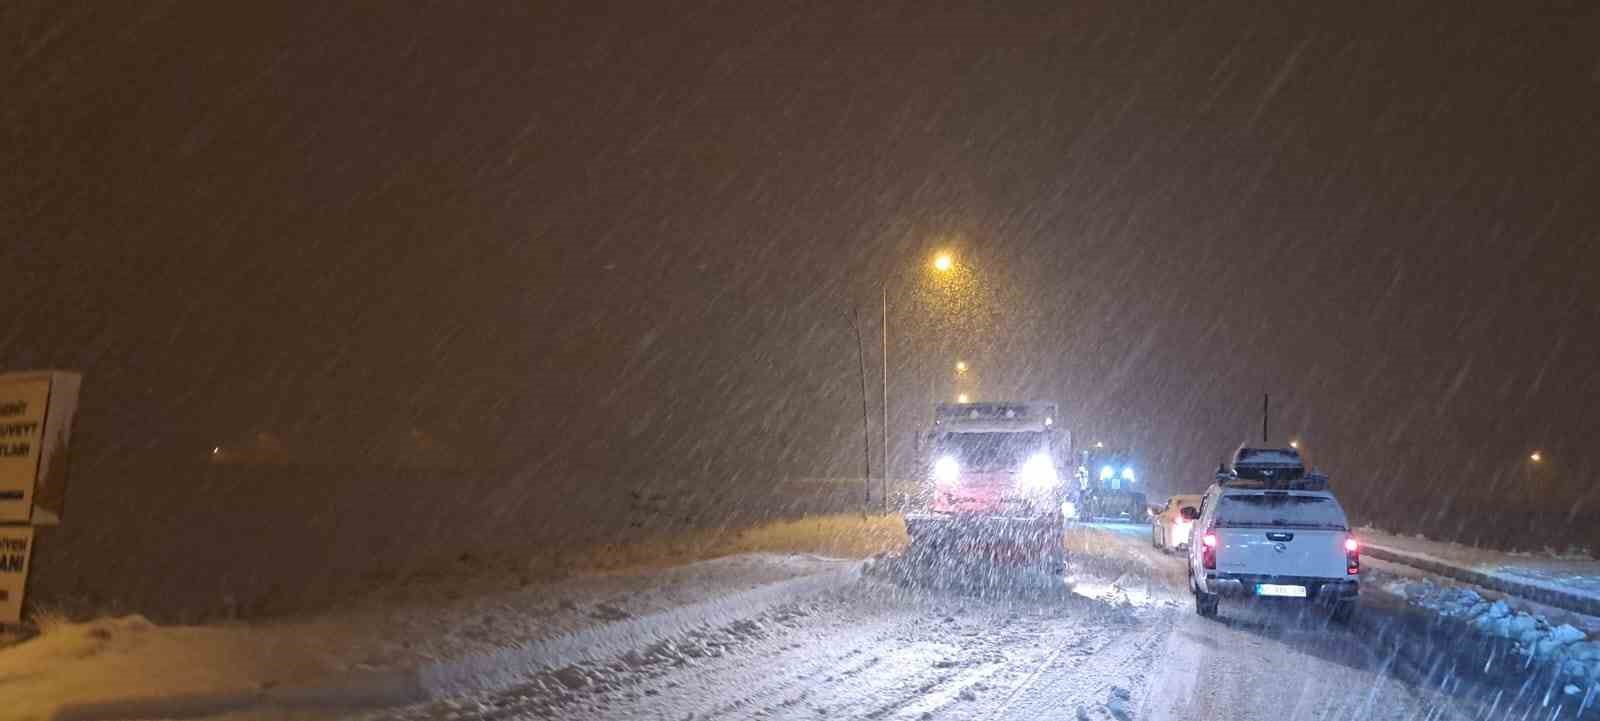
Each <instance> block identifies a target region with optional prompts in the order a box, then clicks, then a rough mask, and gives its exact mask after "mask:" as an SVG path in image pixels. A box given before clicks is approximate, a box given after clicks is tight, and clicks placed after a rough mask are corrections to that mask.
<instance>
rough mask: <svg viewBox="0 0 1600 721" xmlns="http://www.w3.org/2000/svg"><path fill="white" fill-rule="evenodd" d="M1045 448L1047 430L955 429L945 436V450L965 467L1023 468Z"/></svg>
mask: <svg viewBox="0 0 1600 721" xmlns="http://www.w3.org/2000/svg"><path fill="white" fill-rule="evenodd" d="M1044 450H1045V442H1044V434H1043V433H1033V432H1027V433H952V434H950V435H949V436H946V437H945V441H944V452H945V453H947V454H950V455H951V456H954V457H955V459H956V462H957V463H960V464H961V467H962V468H968V469H972V470H979V471H992V470H1005V469H1011V468H1019V467H1021V466H1022V464H1023V463H1026V462H1027V461H1028V459H1029V458H1030V457H1032V456H1033V455H1034V454H1036V453H1042V452H1044Z"/></svg>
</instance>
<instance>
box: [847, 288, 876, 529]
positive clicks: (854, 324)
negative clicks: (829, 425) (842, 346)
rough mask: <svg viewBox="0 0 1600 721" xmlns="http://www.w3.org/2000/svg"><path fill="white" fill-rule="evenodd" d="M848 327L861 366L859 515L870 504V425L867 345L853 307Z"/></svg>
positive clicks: (857, 314)
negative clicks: (853, 334)
mask: <svg viewBox="0 0 1600 721" xmlns="http://www.w3.org/2000/svg"><path fill="white" fill-rule="evenodd" d="M850 327H851V328H853V329H855V332H856V364H857V365H859V366H860V367H861V461H862V464H861V465H862V476H861V486H862V490H863V491H865V492H866V494H865V496H864V497H863V498H862V501H861V515H863V516H865V515H866V514H867V509H868V508H870V507H871V506H872V427H871V424H870V422H869V421H868V420H867V419H868V418H869V416H868V414H867V347H866V344H864V343H862V342H861V312H860V311H859V310H857V309H855V308H851V309H850Z"/></svg>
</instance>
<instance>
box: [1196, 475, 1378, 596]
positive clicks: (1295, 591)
mask: <svg viewBox="0 0 1600 721" xmlns="http://www.w3.org/2000/svg"><path fill="white" fill-rule="evenodd" d="M1246 451H1250V452H1251V453H1250V454H1247V453H1246ZM1291 457H1292V459H1293V461H1294V462H1290V460H1289V459H1290V458H1291ZM1247 458H1250V459H1252V460H1253V459H1256V458H1259V459H1262V460H1264V462H1263V463H1262V464H1261V467H1259V468H1257V467H1254V466H1252V465H1249V464H1247V463H1246V459H1247ZM1238 459H1239V460H1238V461H1236V462H1235V464H1234V468H1233V470H1232V471H1228V472H1221V471H1219V473H1218V474H1217V483H1216V484H1215V485H1213V486H1211V488H1210V489H1209V490H1207V491H1206V494H1205V496H1204V498H1202V499H1201V503H1200V518H1199V520H1198V521H1197V524H1198V525H1197V526H1196V530H1195V531H1194V535H1193V538H1194V539H1195V542H1194V543H1191V544H1189V589H1190V591H1191V592H1193V593H1194V601H1195V612H1196V613H1198V614H1200V615H1201V616H1215V615H1216V614H1217V609H1218V605H1219V602H1220V600H1221V597H1222V596H1224V595H1227V596H1236V597H1254V598H1280V599H1291V600H1296V601H1300V602H1314V603H1318V604H1321V605H1326V606H1328V607H1329V608H1331V610H1332V612H1333V613H1332V616H1333V620H1334V621H1335V622H1338V623H1348V622H1349V620H1350V618H1351V615H1352V614H1353V613H1354V612H1355V607H1356V599H1357V595H1358V594H1359V592H1360V584H1361V581H1360V578H1361V577H1360V573H1361V544H1360V542H1359V541H1358V540H1357V539H1356V537H1355V536H1354V535H1352V534H1351V533H1350V522H1349V520H1348V518H1347V517H1346V516H1345V512H1344V509H1343V508H1342V507H1340V505H1339V501H1338V500H1337V499H1336V498H1334V495H1333V493H1332V492H1330V491H1328V490H1327V478H1326V477H1323V476H1318V475H1316V474H1307V473H1305V470H1304V468H1303V467H1302V468H1296V467H1293V466H1295V465H1297V462H1298V454H1296V453H1295V452H1294V451H1292V450H1290V449H1281V450H1277V449H1274V452H1273V453H1270V454H1269V453H1265V452H1264V451H1261V449H1247V448H1241V449H1240V451H1239V454H1238Z"/></svg>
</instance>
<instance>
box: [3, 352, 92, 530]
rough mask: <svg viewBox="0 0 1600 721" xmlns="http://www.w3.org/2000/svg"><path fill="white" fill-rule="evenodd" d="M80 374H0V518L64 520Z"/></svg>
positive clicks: (44, 523)
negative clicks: (70, 444)
mask: <svg viewBox="0 0 1600 721" xmlns="http://www.w3.org/2000/svg"><path fill="white" fill-rule="evenodd" d="M81 379H82V376H80V375H78V374H77V373H71V372H66V371H36V372H27V373H6V374H3V375H0V523H32V524H33V525H40V526H53V525H56V524H59V523H61V512H62V506H63V505H64V502H65V500H66V495H67V494H66V478H67V459H68V456H69V452H68V449H69V443H70V441H71V437H72V417H73V414H74V413H75V412H76V411H77V406H78V384H79V382H80V380H81Z"/></svg>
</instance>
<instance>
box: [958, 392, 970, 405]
mask: <svg viewBox="0 0 1600 721" xmlns="http://www.w3.org/2000/svg"><path fill="white" fill-rule="evenodd" d="M956 402H957V403H971V402H972V400H971V399H969V398H967V394H965V393H962V394H960V395H957V396H956Z"/></svg>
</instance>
